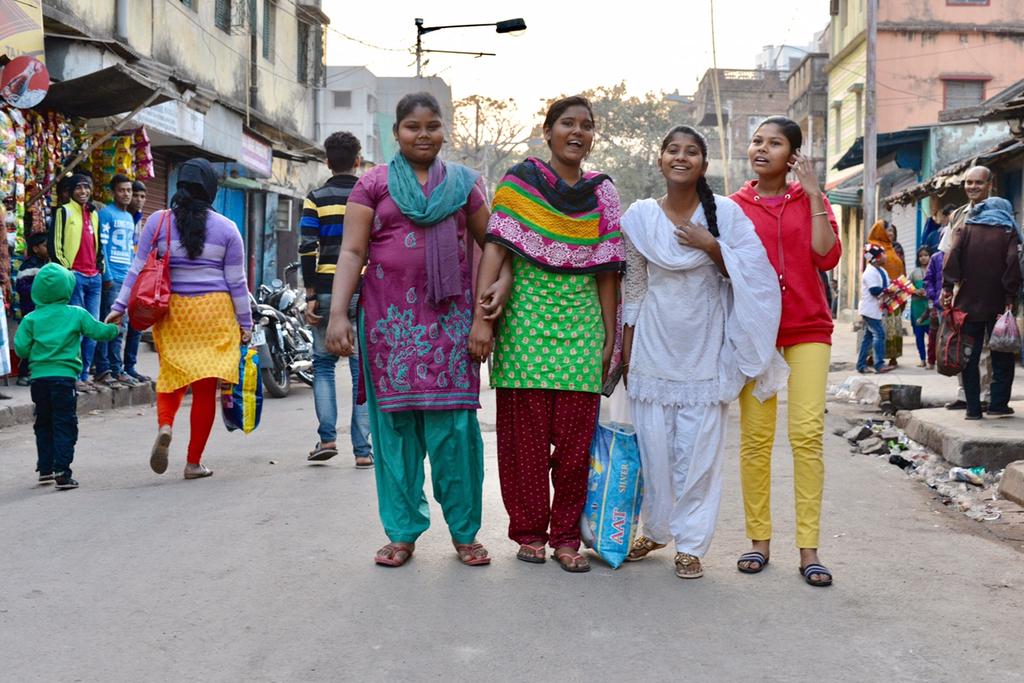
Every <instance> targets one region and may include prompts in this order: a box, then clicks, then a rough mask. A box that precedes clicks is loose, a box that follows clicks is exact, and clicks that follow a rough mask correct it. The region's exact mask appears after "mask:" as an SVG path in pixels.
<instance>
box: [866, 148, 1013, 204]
mask: <svg viewBox="0 0 1024 683" xmlns="http://www.w3.org/2000/svg"><path fill="white" fill-rule="evenodd" d="M1021 152H1024V142H1019V141H1017V140H1013V139H1008V140H1003V141H1002V142H1000V143H999V144H998V145H996V146H995V147H992V148H990V149H987V150H985V151H984V152H982V153H981V154H974V155H972V156H969V157H965V158H963V159H960V160H959V161H955V162H953V163H952V164H950V165H948V166H946V167H945V168H943V169H941V170H939V171H938V172H937V173H936V174H935V175H933V176H932V177H931V178H929V179H928V180H925V181H924V182H921V183H918V184H917V185H913V186H911V187H908V188H907V189H905V190H903V191H902V192H897V193H895V194H891V195H889V196H888V197H886V198H885V199H884V200H882V201H883V202H885V205H886V206H889V207H892V206H893V205H894V204H901V205H908V204H914V203H916V202H917V201H919V200H921V199H923V198H924V197H927V196H929V195H939V196H942V195H943V194H945V193H946V190H948V189H949V188H950V187H953V186H958V185H960V184H961V183H963V181H964V174H965V173H967V170H968V169H970V168H971V167H972V166H978V165H981V166H988V165H990V164H992V163H993V162H995V161H998V160H1000V159H1004V158H1006V157H1008V156H1010V155H1013V154H1018V153H1021Z"/></svg>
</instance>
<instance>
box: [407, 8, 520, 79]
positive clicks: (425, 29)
mask: <svg viewBox="0 0 1024 683" xmlns="http://www.w3.org/2000/svg"><path fill="white" fill-rule="evenodd" d="M480 26H493V27H494V32H495V33H519V32H522V31H525V30H526V22H525V21H523V20H522V18H519V19H506V20H505V21H497V22H493V23H489V24H450V25H448V26H424V25H423V20H422V19H416V77H417V78H419V77H420V76H422V75H423V53H424V52H439V53H443V54H449V55H473V56H474V57H493V56H494V53H493V52H463V51H462V50H424V49H423V34H424V33H432V32H434V31H440V30H442V29H446V28H478V27H480Z"/></svg>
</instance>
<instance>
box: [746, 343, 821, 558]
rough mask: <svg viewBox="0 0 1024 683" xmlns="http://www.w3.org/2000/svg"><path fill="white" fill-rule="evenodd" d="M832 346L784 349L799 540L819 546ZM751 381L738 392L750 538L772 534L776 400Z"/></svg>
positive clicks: (801, 544) (802, 545)
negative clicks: (760, 395)
mask: <svg viewBox="0 0 1024 683" xmlns="http://www.w3.org/2000/svg"><path fill="white" fill-rule="evenodd" d="M831 349H832V347H831V346H829V345H828V344H796V345H794V346H787V347H785V348H783V349H782V355H783V356H785V358H786V362H787V363H789V369H790V375H789V385H788V389H787V390H788V414H789V424H788V431H789V446H790V448H791V449H792V451H793V492H794V495H795V498H796V544H797V546H798V547H800V548H817V547H818V529H819V526H820V519H821V491H822V488H823V486H824V483H825V461H824V458H823V457H822V450H823V449H822V435H823V433H824V431H825V384H826V382H827V380H828V365H829V358H830V355H831ZM753 389H754V386H753V383H750V384H747V386H746V387H744V388H743V391H742V393H740V479H741V480H742V482H743V509H744V511H745V512H746V516H747V537H748V538H750V539H751V540H755V541H764V540H768V539H770V538H771V537H772V513H771V491H772V481H771V479H772V446H773V444H774V443H775V413H776V408H777V403H778V399H777V397H774V396H773V397H772V398H771V399H770V400H768V401H765V402H764V403H761V402H760V401H758V400H757V399H756V398H754V395H753Z"/></svg>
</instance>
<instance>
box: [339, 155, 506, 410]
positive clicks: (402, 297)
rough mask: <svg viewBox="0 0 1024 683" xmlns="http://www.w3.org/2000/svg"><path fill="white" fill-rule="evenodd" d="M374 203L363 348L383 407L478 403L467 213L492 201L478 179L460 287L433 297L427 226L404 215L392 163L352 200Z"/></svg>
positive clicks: (462, 225) (462, 233) (461, 234)
mask: <svg viewBox="0 0 1024 683" xmlns="http://www.w3.org/2000/svg"><path fill="white" fill-rule="evenodd" d="M348 202H349V204H361V205H363V206H367V207H369V208H371V209H373V210H374V212H375V213H374V219H373V228H372V230H371V233H370V247H369V253H368V256H367V262H366V271H365V273H364V275H363V289H362V295H361V297H360V307H361V308H362V313H363V317H362V320H363V327H362V330H361V334H360V337H361V343H362V345H363V346H362V348H361V350H360V352H361V353H363V354H365V358H366V362H367V363H368V365H369V367H370V376H369V377H365V378H360V379H361V381H367V382H373V390H374V393H375V397H376V401H377V405H378V407H379V408H380V410H381V411H383V412H395V411H400V410H451V409H470V410H475V409H477V408H479V407H480V396H479V395H480V369H479V366H478V365H477V364H476V363H474V362H473V361H472V359H471V358H470V356H469V348H468V340H469V330H470V327H471V326H472V323H473V287H472V268H471V265H472V264H471V263H470V262H469V259H468V258H467V255H466V243H467V240H469V239H472V237H471V236H470V235H469V233H468V232H467V228H466V219H467V218H468V216H470V215H471V214H473V213H475V212H476V211H477V210H479V209H480V207H481V206H483V205H484V204H485V202H486V198H485V196H484V192H483V189H482V187H481V186H480V185H479V184H477V185H476V186H475V187H474V188H473V190H472V191H471V192H470V195H469V199H468V200H467V202H466V204H465V205H464V206H463V207H462V209H460V210H459V211H458V212H457V215H456V223H457V225H458V239H459V270H460V274H461V278H462V294H461V295H460V296H457V297H452V298H450V299H448V300H446V301H444V302H443V303H442V304H440V305H439V306H436V307H435V306H432V305H431V304H429V303H428V302H427V296H426V286H427V272H426V257H425V249H426V242H427V240H426V231H427V230H430V229H431V228H429V227H426V228H424V227H422V226H419V225H416V224H414V223H413V222H412V221H410V220H409V219H408V218H406V217H405V216H404V215H403V214H402V212H401V211H399V209H398V206H397V205H396V204H395V202H394V201H393V200H392V199H391V195H390V194H389V193H388V168H387V166H378V167H376V168H373V169H371V170H370V171H368V172H367V173H366V175H364V176H363V177H362V178H360V180H359V182H358V183H357V184H356V186H355V188H353V190H352V194H351V196H350V197H349V200H348Z"/></svg>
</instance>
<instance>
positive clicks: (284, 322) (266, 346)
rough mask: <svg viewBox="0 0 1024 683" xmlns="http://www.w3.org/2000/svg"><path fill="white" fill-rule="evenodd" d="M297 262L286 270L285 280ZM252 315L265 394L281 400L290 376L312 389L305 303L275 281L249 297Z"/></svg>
mask: <svg viewBox="0 0 1024 683" xmlns="http://www.w3.org/2000/svg"><path fill="white" fill-rule="evenodd" d="M298 267H299V264H298V263H290V264H288V266H287V267H286V268H285V277H287V276H288V273H290V272H291V271H294V270H296V269H297V268H298ZM249 304H250V307H251V308H252V313H253V330H252V341H251V342H250V345H251V346H252V347H253V348H255V349H256V351H257V353H258V354H259V357H260V376H261V378H262V380H263V386H264V387H266V389H267V393H268V394H270V395H271V396H272V397H273V398H284V397H285V396H287V395H288V392H289V391H290V390H291V378H292V375H294V376H295V377H297V378H298V379H299V380H300V381H301V382H303V383H304V384H307V385H308V386H313V332H312V330H310V328H309V325H307V324H306V311H305V309H306V302H305V299H304V298H303V297H301V296H299V293H298V292H297V291H296V290H295V289H294V288H292V287H291V285H288V284H285V283H284V282H282V281H281V280H280V279H278V278H274V279H273V280H272V281H271V282H270V286H269V287H268V286H267V285H265V284H264V285H260V287H259V290H258V296H257V297H254V296H253V295H252V294H250V295H249Z"/></svg>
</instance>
